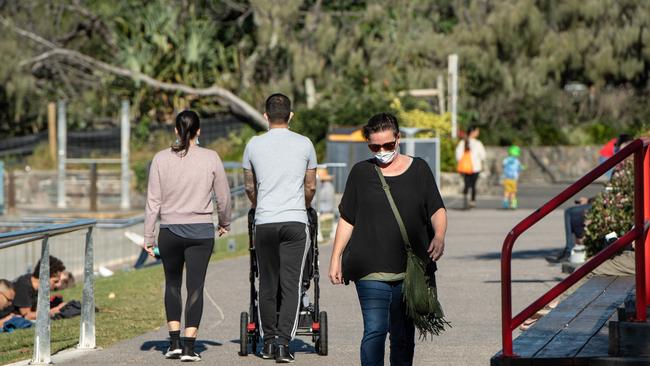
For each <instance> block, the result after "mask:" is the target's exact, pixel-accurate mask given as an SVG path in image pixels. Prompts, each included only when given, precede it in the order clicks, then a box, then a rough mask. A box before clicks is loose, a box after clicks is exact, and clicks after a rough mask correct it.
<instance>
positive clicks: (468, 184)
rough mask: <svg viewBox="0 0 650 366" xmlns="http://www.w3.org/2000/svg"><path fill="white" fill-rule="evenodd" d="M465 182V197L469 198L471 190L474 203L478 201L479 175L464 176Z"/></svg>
mask: <svg viewBox="0 0 650 366" xmlns="http://www.w3.org/2000/svg"><path fill="white" fill-rule="evenodd" d="M463 180H464V181H465V188H464V189H463V195H464V196H465V197H467V193H468V192H469V190H470V189H471V190H472V201H476V181H477V180H478V173H474V174H463Z"/></svg>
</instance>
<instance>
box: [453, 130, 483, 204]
mask: <svg viewBox="0 0 650 366" xmlns="http://www.w3.org/2000/svg"><path fill="white" fill-rule="evenodd" d="M479 133H480V131H479V128H478V127H477V126H470V127H469V128H468V129H467V133H466V134H465V138H464V139H462V140H461V141H460V142H459V143H458V145H457V146H456V161H457V162H458V165H457V168H456V170H457V171H458V173H460V174H461V175H462V176H463V181H464V183H465V187H464V188H463V203H464V208H466V209H467V208H473V207H476V181H477V180H478V176H479V174H480V173H481V171H482V170H483V164H484V162H485V156H486V154H485V147H484V146H483V143H482V142H481V141H479V140H478V136H479ZM470 190H471V191H472V195H471V199H470V200H469V201H468V197H467V195H468V193H469V191H470Z"/></svg>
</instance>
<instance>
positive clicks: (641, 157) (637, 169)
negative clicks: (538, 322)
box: [501, 139, 650, 357]
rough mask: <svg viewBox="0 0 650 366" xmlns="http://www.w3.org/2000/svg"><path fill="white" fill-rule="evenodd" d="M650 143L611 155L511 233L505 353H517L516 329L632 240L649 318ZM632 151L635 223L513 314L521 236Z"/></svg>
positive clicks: (639, 300)
mask: <svg viewBox="0 0 650 366" xmlns="http://www.w3.org/2000/svg"><path fill="white" fill-rule="evenodd" d="M649 144H650V140H646V139H637V140H634V141H633V142H632V143H630V144H628V145H627V146H625V147H624V148H623V149H621V151H619V152H618V153H616V154H615V155H614V156H612V157H611V158H610V159H608V160H607V161H605V162H604V163H602V164H601V165H599V166H598V167H596V168H595V169H594V170H592V171H591V172H589V173H588V174H587V175H585V176H584V177H582V178H580V179H579V180H578V181H577V182H575V183H573V184H572V185H570V186H569V187H568V188H566V189H565V190H564V191H562V192H561V193H560V194H558V195H557V196H555V197H554V198H553V199H551V200H550V201H548V202H547V203H546V204H544V205H543V206H542V207H540V208H539V209H537V210H536V211H535V212H533V213H532V214H531V215H530V216H528V217H527V218H525V219H524V220H522V221H521V222H520V223H519V224H517V225H516V226H515V227H514V228H513V229H512V230H511V231H510V232H509V233H508V235H507V236H506V238H505V240H504V242H503V248H502V250H501V316H502V320H501V331H502V341H503V353H502V357H516V355H515V354H514V352H513V349H512V331H513V330H515V329H516V328H517V327H518V326H519V325H521V324H522V323H523V322H524V321H525V320H526V319H528V318H529V317H531V316H532V315H533V314H535V313H536V312H537V311H539V310H540V309H541V308H543V307H544V306H545V305H546V304H548V303H549V302H551V301H553V300H554V299H555V298H557V297H558V296H560V295H561V294H562V293H563V292H564V291H566V290H568V289H569V288H570V287H571V286H573V285H574V284H575V283H576V282H578V281H579V280H580V279H581V278H583V277H584V276H586V275H587V274H588V273H589V272H591V271H592V270H594V269H595V268H596V267H598V266H599V265H600V264H602V263H603V262H604V261H606V260H607V259H609V258H611V257H612V256H613V255H614V254H616V252H618V251H619V250H621V249H622V248H623V247H625V246H626V245H628V244H630V243H631V242H632V241H635V254H636V316H637V318H636V320H637V321H643V322H644V321H646V304H648V303H650V298H649V297H650V289H648V288H647V287H646V286H649V285H650V271H646V268H648V269H650V250H648V251H646V246H645V244H646V243H647V242H648V230H647V227H646V221H647V220H648V219H649V218H650V217H649V216H650V194H645V192H647V190H648V188H650V154H648V145H649ZM632 154H634V227H633V228H632V229H631V230H630V231H628V232H627V233H626V234H625V235H623V236H622V237H620V238H619V239H618V240H616V241H615V242H614V243H613V244H611V245H609V246H607V247H606V248H605V249H603V250H602V251H600V252H599V253H598V254H596V255H595V256H593V257H592V258H590V259H589V260H588V261H587V262H585V263H584V264H583V265H582V266H580V267H579V268H577V269H576V270H575V272H573V273H572V274H571V275H569V276H568V277H567V278H565V279H564V280H563V281H562V282H560V283H558V284H557V285H555V287H553V288H551V289H550V290H549V291H548V292H546V293H545V294H544V295H542V296H541V297H540V298H539V299H537V300H535V301H534V302H533V303H532V304H531V305H529V306H528V307H527V308H525V309H524V310H522V311H521V312H520V313H519V314H517V315H516V316H515V317H514V318H513V317H512V278H511V260H512V248H513V246H514V244H515V241H516V240H517V238H518V237H519V236H520V235H521V234H523V233H524V232H525V231H526V230H528V229H529V228H531V227H532V226H533V225H535V224H536V223H537V222H538V221H540V220H541V219H542V218H544V217H545V216H546V215H548V214H549V213H551V212H552V211H553V210H555V209H556V208H558V207H559V206H560V205H561V204H562V203H564V202H565V201H567V200H568V199H570V198H571V197H573V196H574V195H575V194H577V193H578V192H580V191H581V190H582V189H583V188H585V187H586V186H587V185H589V184H590V183H592V182H593V181H594V180H596V179H597V178H598V177H600V176H601V175H603V174H605V173H606V172H607V171H608V170H610V169H612V168H614V167H615V166H616V165H617V164H618V163H620V162H621V161H623V160H624V159H625V158H627V157H628V156H630V155H632Z"/></svg>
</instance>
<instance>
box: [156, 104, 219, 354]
mask: <svg viewBox="0 0 650 366" xmlns="http://www.w3.org/2000/svg"><path fill="white" fill-rule="evenodd" d="M174 131H175V132H176V135H177V136H178V139H177V140H176V144H174V145H173V146H172V147H171V148H169V149H165V150H162V151H160V152H158V153H157V154H156V156H155V157H154V158H153V161H152V163H151V168H150V170H149V185H148V189H147V204H146V208H145V222H144V238H145V247H146V249H147V251H148V252H149V255H151V256H153V255H154V247H156V246H157V247H158V249H159V251H160V257H161V258H162V262H163V268H164V271H165V310H166V312H167V325H168V327H169V338H170V345H169V349H168V350H167V352H166V353H165V357H167V358H179V357H180V358H181V360H182V361H199V360H200V359H201V357H200V356H199V355H198V354H197V353H195V352H194V341H195V340H196V335H197V332H198V327H199V323H200V322H201V316H202V314H203V285H204V282H205V274H206V271H207V268H208V262H209V261H210V255H211V254H212V250H213V248H214V239H215V227H214V221H213V217H212V214H213V211H214V205H213V195H214V196H215V197H216V202H217V213H218V217H219V224H218V228H217V229H216V231H217V232H218V234H219V236H221V235H223V234H225V233H227V232H228V231H229V230H230V209H231V207H230V187H229V186H228V180H227V179H226V172H225V171H224V168H223V163H222V162H221V159H220V158H219V155H217V153H216V152H215V151H213V150H209V149H204V148H202V147H199V146H198V145H199V141H198V140H199V139H198V137H199V135H200V133H201V130H200V122H199V116H198V115H197V114H196V113H194V112H192V111H188V110H186V111H183V112H181V113H179V114H178V116H176V128H175V129H174ZM158 217H160V233H159V235H158V242H157V243H156V240H155V234H154V230H155V224H156V220H157V219H158ZM183 266H185V268H186V275H187V282H186V287H187V303H186V304H185V339H184V340H183V344H181V340H180V325H181V323H180V320H181V309H182V299H181V282H182V276H183Z"/></svg>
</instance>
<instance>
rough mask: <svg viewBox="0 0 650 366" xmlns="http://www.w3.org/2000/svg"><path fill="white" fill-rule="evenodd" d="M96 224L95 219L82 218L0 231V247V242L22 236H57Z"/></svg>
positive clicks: (0, 245)
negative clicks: (68, 221) (30, 227)
mask: <svg viewBox="0 0 650 366" xmlns="http://www.w3.org/2000/svg"><path fill="white" fill-rule="evenodd" d="M95 224H97V221H96V220H90V219H84V220H77V221H74V222H71V223H68V224H54V225H47V226H41V227H38V228H36V229H26V230H17V231H10V232H8V233H0V249H2V244H3V243H6V242H9V241H12V240H16V239H23V238H31V237H35V238H36V239H34V240H38V237H42V236H49V237H52V236H58V235H62V234H67V233H71V232H73V231H78V230H81V229H87V228H89V227H92V226H95Z"/></svg>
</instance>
